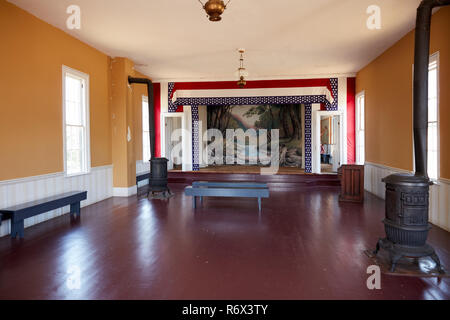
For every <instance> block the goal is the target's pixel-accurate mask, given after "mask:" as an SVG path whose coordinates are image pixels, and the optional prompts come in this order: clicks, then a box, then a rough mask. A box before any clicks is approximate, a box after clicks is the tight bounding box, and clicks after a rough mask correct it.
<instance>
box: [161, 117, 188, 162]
mask: <svg viewBox="0 0 450 320" xmlns="http://www.w3.org/2000/svg"><path fill="white" fill-rule="evenodd" d="M162 122H163V128H164V130H162V142H163V143H162V146H163V148H162V155H163V157H165V158H167V159H168V160H169V162H168V163H167V169H168V170H181V169H182V165H181V164H182V159H183V148H182V147H181V146H182V145H183V143H184V141H183V140H184V138H185V137H184V135H183V131H184V130H183V129H184V128H183V113H181V112H176V113H175V112H173V113H164V114H163V117H162Z"/></svg>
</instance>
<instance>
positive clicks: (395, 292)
mask: <svg viewBox="0 0 450 320" xmlns="http://www.w3.org/2000/svg"><path fill="white" fill-rule="evenodd" d="M172 188H173V190H174V191H175V192H176V196H175V197H173V198H172V199H170V201H168V202H164V201H161V200H154V201H149V200H147V199H146V198H145V197H143V198H139V199H137V197H130V198H111V199H108V200H105V201H103V202H100V203H97V204H95V205H92V206H89V207H86V208H84V209H82V219H81V221H80V222H78V223H72V224H71V223H70V219H69V217H68V216H63V217H60V218H57V219H54V220H51V221H48V222H44V223H42V224H39V225H36V226H33V227H31V228H28V229H26V230H25V237H26V238H25V240H22V241H13V240H10V239H9V237H4V238H2V239H0V259H1V262H0V263H1V265H0V299H15V298H20V299H450V279H443V280H441V281H440V282H438V280H437V279H435V278H431V279H420V278H413V277H398V276H386V275H383V276H382V283H381V285H382V290H375V291H370V290H368V289H367V287H366V280H367V277H368V275H367V274H366V268H367V266H369V265H370V264H371V263H370V261H369V259H368V258H367V257H366V256H365V255H364V253H363V250H364V249H367V248H373V247H374V245H375V243H376V241H377V239H378V237H379V236H382V235H383V226H382V224H381V219H382V217H383V215H384V202H383V201H381V200H379V199H377V198H375V197H374V196H371V195H370V194H367V197H366V202H365V204H364V205H358V204H339V203H338V201H337V199H338V189H337V188H334V187H333V188H324V187H306V188H303V189H298V190H292V191H284V192H281V191H272V193H271V197H270V199H269V200H267V199H265V200H263V211H262V213H261V215H258V210H257V201H256V200H255V199H227V198H222V199H213V198H210V199H207V200H206V201H205V203H204V205H203V208H199V209H197V211H196V212H194V211H193V209H192V205H191V204H192V200H191V199H190V198H187V197H185V196H184V195H183V194H182V190H183V189H182V188H183V185H172ZM429 243H430V244H432V245H433V246H434V247H435V248H436V249H437V252H438V254H439V255H440V257H441V259H442V262H443V264H444V265H445V266H446V267H450V234H449V233H447V232H445V231H443V230H441V229H438V228H433V230H432V231H431V233H430V237H429ZM71 267H76V268H79V270H80V271H81V274H80V276H81V277H80V279H81V287H80V289H76V290H70V289H69V288H68V287H67V279H68V277H69V274H68V273H67V272H68V270H69V268H71ZM447 269H448V268H447Z"/></svg>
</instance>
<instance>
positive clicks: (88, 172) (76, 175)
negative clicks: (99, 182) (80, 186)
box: [64, 169, 91, 178]
mask: <svg viewBox="0 0 450 320" xmlns="http://www.w3.org/2000/svg"><path fill="white" fill-rule="evenodd" d="M88 174H91V170H90V169H89V170H88V171H85V172H79V173H72V174H67V172H64V178H73V177H78V176H85V175H88Z"/></svg>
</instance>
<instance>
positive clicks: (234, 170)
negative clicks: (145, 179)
mask: <svg viewBox="0 0 450 320" xmlns="http://www.w3.org/2000/svg"><path fill="white" fill-rule="evenodd" d="M261 168H263V167H262V166H257V165H215V166H208V167H206V168H200V170H199V171H196V172H200V173H229V174H259V173H260V172H261ZM321 171H322V174H334V175H335V174H337V173H336V172H332V168H331V165H329V164H322V166H321ZM169 172H182V171H181V167H180V168H179V169H174V170H169ZM276 174H277V175H288V174H289V175H291V174H293V175H313V174H311V173H306V172H305V170H304V169H301V168H297V167H280V168H279V169H278V172H277V173H276Z"/></svg>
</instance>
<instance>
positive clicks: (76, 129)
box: [63, 66, 90, 175]
mask: <svg viewBox="0 0 450 320" xmlns="http://www.w3.org/2000/svg"><path fill="white" fill-rule="evenodd" d="M88 99H89V76H88V75H86V74H84V73H81V72H79V71H76V70H73V69H70V68H68V67H65V66H63V119H64V171H65V172H66V174H67V175H76V174H83V173H87V172H89V170H90V152H89V100H88Z"/></svg>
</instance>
